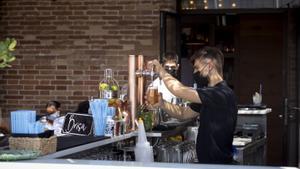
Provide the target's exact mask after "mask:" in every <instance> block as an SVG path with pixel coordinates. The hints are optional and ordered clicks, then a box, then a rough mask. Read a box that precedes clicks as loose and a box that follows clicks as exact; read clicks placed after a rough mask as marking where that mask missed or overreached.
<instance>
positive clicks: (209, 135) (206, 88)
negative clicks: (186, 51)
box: [148, 47, 237, 164]
mask: <svg viewBox="0 0 300 169" xmlns="http://www.w3.org/2000/svg"><path fill="white" fill-rule="evenodd" d="M191 61H192V63H193V65H194V73H193V77H194V80H195V81H196V83H197V85H198V88H197V89H193V88H190V87H187V86H184V85H183V84H182V83H181V82H179V81H178V80H177V79H176V78H174V77H173V76H171V75H170V74H169V73H167V72H166V71H165V70H164V68H163V67H162V66H161V65H160V63H159V62H158V61H157V60H153V61H150V62H149V63H148V66H149V67H152V66H153V65H154V66H155V67H156V69H155V71H156V72H158V74H159V77H160V78H161V79H162V80H163V81H164V83H165V85H166V87H167V88H168V90H169V91H170V92H171V93H173V94H174V95H175V96H177V97H179V98H182V99H185V100H188V101H190V102H192V104H191V105H190V107H189V108H184V107H180V106H178V105H173V104H169V103H168V102H166V101H163V100H161V101H160V107H162V108H163V109H165V110H170V111H166V112H171V113H173V115H175V114H176V116H183V117H184V118H191V117H194V116H195V114H196V113H195V112H197V113H200V126H199V130H198V137H197V144H196V149H197V150H196V151H197V157H198V161H199V162H200V163H205V164H231V163H232V161H233V160H232V159H233V158H232V141H233V133H234V129H235V125H236V118H237V104H236V97H235V94H234V93H233V91H232V90H231V89H230V88H229V87H228V85H227V84H226V82H225V81H224V80H223V63H224V56H223V54H222V52H221V51H220V50H219V49H217V48H215V47H204V48H203V49H202V50H200V51H197V52H196V53H195V54H194V55H193V56H192V58H191ZM199 87H200V88H199ZM191 110H193V111H191Z"/></svg>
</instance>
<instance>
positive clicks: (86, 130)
mask: <svg viewBox="0 0 300 169" xmlns="http://www.w3.org/2000/svg"><path fill="white" fill-rule="evenodd" d="M92 130H93V117H92V116H91V115H88V114H77V113H68V114H67V115H66V117H65V122H64V125H63V130H62V133H64V134H72V135H79V136H88V135H91V134H92Z"/></svg>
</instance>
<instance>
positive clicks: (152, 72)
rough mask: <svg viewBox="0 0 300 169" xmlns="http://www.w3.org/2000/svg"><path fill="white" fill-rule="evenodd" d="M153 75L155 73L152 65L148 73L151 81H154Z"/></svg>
mask: <svg viewBox="0 0 300 169" xmlns="http://www.w3.org/2000/svg"><path fill="white" fill-rule="evenodd" d="M154 75H155V73H154V66H152V68H151V73H150V76H151V82H152V83H153V81H154Z"/></svg>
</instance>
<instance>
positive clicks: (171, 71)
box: [166, 69, 177, 77]
mask: <svg viewBox="0 0 300 169" xmlns="http://www.w3.org/2000/svg"><path fill="white" fill-rule="evenodd" d="M166 71H167V72H168V73H169V74H170V75H172V76H173V77H177V70H176V69H166Z"/></svg>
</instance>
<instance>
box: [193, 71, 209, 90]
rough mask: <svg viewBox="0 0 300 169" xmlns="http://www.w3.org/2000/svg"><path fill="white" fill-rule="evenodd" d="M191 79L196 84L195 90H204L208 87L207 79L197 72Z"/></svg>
mask: <svg viewBox="0 0 300 169" xmlns="http://www.w3.org/2000/svg"><path fill="white" fill-rule="evenodd" d="M193 78H194V81H195V82H196V84H197V88H204V87H207V86H208V77H203V76H202V75H201V74H200V72H199V71H197V72H195V73H194V74H193Z"/></svg>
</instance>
